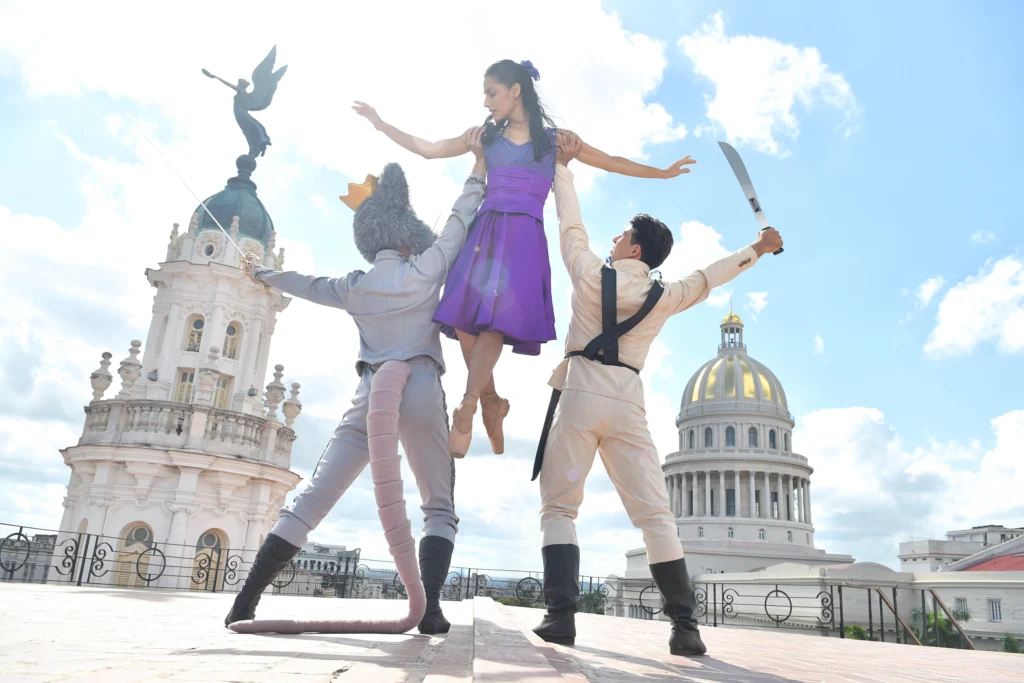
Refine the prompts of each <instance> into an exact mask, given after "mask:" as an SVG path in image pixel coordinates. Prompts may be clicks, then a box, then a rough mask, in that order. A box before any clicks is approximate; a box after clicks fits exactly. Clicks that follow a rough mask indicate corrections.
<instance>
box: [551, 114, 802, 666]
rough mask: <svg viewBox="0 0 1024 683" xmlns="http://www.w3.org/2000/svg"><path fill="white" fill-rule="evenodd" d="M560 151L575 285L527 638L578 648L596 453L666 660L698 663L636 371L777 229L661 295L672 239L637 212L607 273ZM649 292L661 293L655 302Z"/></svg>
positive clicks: (568, 141) (559, 187)
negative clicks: (607, 285)
mask: <svg viewBox="0 0 1024 683" xmlns="http://www.w3.org/2000/svg"><path fill="white" fill-rule="evenodd" d="M559 142H560V144H559V150H558V155H557V161H556V167H555V182H554V192H555V203H556V207H557V210H558V218H559V232H560V242H561V251H562V258H563V259H564V261H565V266H566V268H567V269H568V271H569V276H570V278H571V280H572V286H573V296H572V319H571V320H570V322H569V331H568V334H567V336H566V343H565V349H566V352H567V354H569V355H567V356H566V359H565V360H563V361H562V363H561V364H560V365H559V366H558V368H557V369H556V370H555V372H554V374H553V375H552V377H551V380H550V381H549V384H550V385H551V386H552V387H553V388H554V389H555V390H556V392H558V391H560V392H561V394H560V396H559V395H558V394H557V393H556V395H555V398H554V399H553V401H552V403H553V406H552V408H553V409H554V402H555V400H557V401H558V403H557V409H554V410H553V415H552V414H551V413H549V423H548V424H549V425H550V431H549V432H547V433H546V434H545V436H543V437H542V439H541V448H540V449H538V454H537V458H538V462H537V463H536V467H535V476H536V469H537V468H540V493H541V513H540V518H541V531H542V534H543V548H542V553H543V557H544V597H545V602H546V605H547V608H548V612H547V615H546V616H545V617H544V620H543V622H542V623H541V624H540V625H539V626H538V627H537V628H535V629H534V632H535V633H537V635H539V636H540V637H541V638H543V639H545V640H547V641H550V642H556V643H564V644H570V645H571V644H572V643H573V642H574V640H575V636H576V627H575V623H574V616H573V615H574V613H575V611H576V610H575V600H576V597H577V596H578V595H579V587H578V585H577V582H576V578H577V576H578V575H579V558H580V554H579V553H580V550H579V546H578V543H577V539H576V528H575V522H574V520H575V519H576V515H577V511H578V509H579V506H580V503H581V502H582V501H583V486H584V483H585V482H586V479H587V474H588V473H589V472H590V468H591V466H592V465H593V463H594V454H595V452H599V453H600V454H601V460H602V461H603V462H604V466H605V469H606V470H607V471H608V475H609V477H610V478H611V480H612V483H613V484H614V485H615V488H616V490H617V491H618V493H619V497H620V498H621V499H622V503H623V505H624V506H625V508H626V512H627V513H628V514H629V517H630V519H631V520H632V522H633V525H634V526H635V527H637V528H639V529H641V530H642V531H643V537H644V544H645V545H646V547H647V557H648V560H649V562H650V569H651V576H652V577H653V578H654V581H655V583H656V584H657V586H658V590H659V591H660V593H661V595H662V599H663V601H664V612H665V614H666V616H668V617H669V618H670V619H671V620H672V622H673V627H672V636H671V639H670V641H669V647H670V651H671V652H672V654H676V655H700V654H704V653H705V652H706V651H707V650H706V648H705V646H704V644H703V642H701V639H700V633H699V631H698V630H697V622H696V619H695V618H694V617H693V612H694V610H695V608H696V599H695V597H694V593H693V587H692V586H691V584H690V579H689V575H688V574H687V571H686V560H684V559H683V548H682V545H681V543H680V542H679V538H678V536H677V531H676V525H675V519H674V517H673V515H672V512H671V511H670V509H669V500H668V493H667V491H666V489H665V481H664V477H663V475H662V471H661V461H660V459H659V457H658V451H657V449H656V448H655V446H654V442H653V441H652V439H651V435H650V432H649V431H648V428H647V418H646V413H645V410H644V389H643V384H642V382H641V381H640V376H639V371H640V369H642V368H643V364H644V361H645V360H646V358H647V352H648V349H649V348H650V345H651V342H653V341H654V339H655V337H657V335H658V333H659V332H660V331H661V328H662V327H663V326H664V324H665V322H666V321H667V320H668V318H669V316H672V315H675V314H676V313H680V312H682V311H685V310H686V309H688V308H690V307H691V306H694V305H696V304H698V303H700V302H701V301H704V300H705V299H706V298H707V297H708V294H709V293H710V292H711V290H712V289H714V288H715V287H719V286H721V285H723V284H725V283H727V282H729V281H730V280H732V279H733V278H734V277H736V276H737V275H739V274H740V273H742V272H743V271H745V270H747V269H749V268H751V267H752V266H753V265H754V264H755V263H756V262H757V260H758V258H759V257H760V256H762V255H763V254H766V253H771V252H774V251H776V250H777V249H779V248H780V247H781V246H782V238H781V236H780V235H779V233H778V232H777V231H776V230H775V229H774V228H768V229H766V230H764V231H762V232H760V233H759V234H758V237H757V240H756V241H755V242H754V243H753V244H751V245H750V246H748V247H744V248H743V249H740V250H739V251H737V252H735V253H733V254H730V255H729V256H726V257H725V258H723V259H721V260H719V261H716V262H714V263H712V264H711V265H709V266H707V267H706V268H702V269H700V270H697V271H695V272H694V273H692V274H691V275H689V276H688V277H686V278H684V279H682V280H676V281H671V282H667V283H664V285H662V284H661V283H655V281H654V280H652V279H651V277H650V276H649V273H650V270H651V269H652V268H657V267H658V266H660V265H661V264H662V263H663V262H664V261H665V259H666V258H667V257H668V255H669V252H670V251H671V249H672V233H671V231H670V230H669V229H668V228H667V227H666V226H665V225H664V224H663V223H661V222H660V221H658V220H656V219H653V218H651V217H650V216H647V215H646V214H640V215H638V216H635V217H634V218H633V219H632V221H631V226H630V227H629V228H628V229H626V230H625V231H624V232H623V233H622V234H621V235H619V236H617V237H615V239H614V240H613V242H614V246H613V248H612V250H611V266H610V267H611V269H614V271H613V272H612V273H608V274H606V275H603V274H602V270H604V269H605V261H604V260H603V259H601V258H600V257H598V256H597V255H596V254H594V253H593V252H592V251H591V250H590V240H589V238H588V237H587V232H586V230H585V229H584V227H583V221H582V218H581V216H580V207H579V200H578V199H577V197H576V192H575V189H574V188H573V182H572V181H573V176H572V173H571V172H570V171H569V169H568V168H567V166H566V164H567V163H568V162H569V161H570V160H571V159H573V158H575V156H576V154H578V152H579V148H580V142H579V139H578V138H576V137H575V136H574V135H572V134H566V135H564V136H563V137H562V138H561V139H560V141H559ZM608 276H612V277H614V278H615V280H613V283H614V284H613V286H612V288H611V290H610V291H611V292H614V293H615V296H614V307H615V317H616V320H613V321H610V323H605V324H603V323H602V278H603V277H608ZM652 287H664V289H663V290H662V291H661V292H660V293H659V292H655V294H654V295H651V291H652ZM658 294H660V298H658V296H656V295H658ZM649 295H651V301H652V302H653V307H651V308H650V309H649V312H647V314H646V315H645V316H643V317H642V319H641V320H640V321H639V322H638V323H636V324H635V326H634V327H633V328H632V329H631V330H630V331H628V332H627V333H625V334H624V335H623V336H621V337H619V338H618V339H617V341H616V342H615V344H617V347H616V346H614V345H613V346H611V347H608V346H602V348H603V349H604V352H603V354H601V355H599V356H597V357H581V356H580V355H578V354H580V353H581V352H582V350H583V349H584V348H585V347H587V345H588V343H589V342H591V340H594V339H595V338H597V337H598V336H599V335H601V334H602V332H604V331H606V330H607V329H608V327H611V326H612V325H615V324H617V323H622V322H623V321H625V320H627V319H629V318H631V317H633V316H634V314H637V313H638V311H639V309H641V307H642V306H644V305H645V301H646V300H647V299H648V297H649ZM609 297H610V294H609ZM609 303H611V298H609ZM648 305H651V304H648ZM638 317H639V316H638ZM616 350H617V357H616ZM545 438H546V439H547V446H546V448H544V440H545ZM541 464H542V466H541Z"/></svg>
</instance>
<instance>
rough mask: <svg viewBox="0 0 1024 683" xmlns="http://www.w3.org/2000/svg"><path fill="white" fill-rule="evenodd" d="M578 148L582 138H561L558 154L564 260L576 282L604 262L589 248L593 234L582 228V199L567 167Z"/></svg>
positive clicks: (558, 203) (557, 195)
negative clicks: (590, 235)
mask: <svg viewBox="0 0 1024 683" xmlns="http://www.w3.org/2000/svg"><path fill="white" fill-rule="evenodd" d="M579 150H580V142H579V138H576V137H575V136H572V138H571V140H570V139H566V140H563V141H561V144H559V146H558V152H557V154H556V157H555V210H556V211H557V212H558V233H559V242H560V243H561V249H562V260H563V261H564V262H565V267H566V269H567V270H568V271H569V277H570V279H571V280H572V281H573V282H576V280H578V279H579V278H580V277H582V276H583V275H584V274H585V273H587V272H589V271H590V270H592V269H594V268H600V267H601V266H602V265H603V264H604V261H603V260H602V259H601V258H600V257H599V256H598V255H597V254H595V253H594V252H593V251H592V250H591V249H590V237H588V236H587V229H586V228H584V227H583V216H582V215H581V214H580V200H579V197H577V196H576V188H575V187H573V184H572V177H573V176H572V171H570V170H569V168H568V166H567V164H568V163H569V161H570V160H571V159H572V158H573V155H574V154H576V153H578V152H579Z"/></svg>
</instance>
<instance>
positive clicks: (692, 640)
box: [650, 559, 708, 657]
mask: <svg viewBox="0 0 1024 683" xmlns="http://www.w3.org/2000/svg"><path fill="white" fill-rule="evenodd" d="M650 567H651V576H652V577H654V583H655V584H657V586H658V591H659V592H660V593H661V598H662V602H663V605H664V607H663V611H664V612H665V616H667V617H668V618H669V619H671V620H672V636H671V637H670V638H669V641H668V647H669V652H671V653H672V654H674V655H682V656H684V657H685V656H686V655H702V654H704V653H705V652H707V651H708V649H707V648H706V647H705V646H704V642H703V641H702V640H701V639H700V631H699V630H697V619H696V618H695V617H694V616H693V613H694V611H695V610H696V609H697V597H696V595H694V592H693V584H691V583H690V575H689V573H687V571H686V560H685V559H679V560H673V561H671V562H658V563H657V564H652V565H650Z"/></svg>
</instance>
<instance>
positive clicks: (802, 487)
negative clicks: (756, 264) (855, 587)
mask: <svg viewBox="0 0 1024 683" xmlns="http://www.w3.org/2000/svg"><path fill="white" fill-rule="evenodd" d="M720 329H721V343H720V345H719V347H718V354H717V355H716V356H715V357H714V358H712V359H711V360H709V361H708V362H707V363H704V364H703V365H702V366H701V367H700V368H699V369H698V370H697V371H696V372H695V373H694V374H693V376H692V377H691V378H690V381H689V382H687V384H686V387H685V389H684V391H683V397H682V406H681V408H680V412H679V415H678V416H677V418H676V427H677V428H678V429H679V450H678V451H677V452H675V453H671V454H669V455H668V456H667V457H666V458H665V463H664V465H663V466H662V469H663V470H664V472H665V486H666V487H667V489H668V494H669V501H670V503H671V505H672V510H673V513H674V514H675V516H676V526H677V528H678V531H679V538H680V540H681V541H682V544H683V549H684V551H685V553H686V557H687V567H688V568H689V570H690V573H691V574H702V573H717V572H743V571H752V570H756V569H763V568H765V567H770V566H772V565H775V564H778V563H780V562H800V563H803V564H811V565H820V564H848V563H851V562H853V558H852V557H850V556H849V555H829V554H827V553H826V552H825V551H823V550H819V549H816V548H815V547H814V525H813V514H812V507H811V474H812V473H813V471H814V470H813V468H812V467H811V466H810V464H809V463H808V461H807V458H806V457H804V456H803V455H800V454H799V453H796V452H794V451H793V437H792V434H793V427H794V421H793V416H792V415H790V413H789V407H788V404H787V402H786V393H785V391H784V390H783V388H782V384H781V383H780V382H779V380H778V378H777V377H776V376H775V375H774V374H773V373H772V372H771V370H769V369H768V368H767V367H765V366H764V365H763V364H761V363H759V362H758V361H756V360H754V359H753V358H751V357H750V355H749V354H748V353H747V346H746V344H745V343H744V341H743V321H742V320H741V319H740V317H739V316H738V315H736V314H735V313H732V312H730V313H729V315H727V316H725V318H724V319H723V320H722V323H721V325H720ZM626 558H627V566H626V576H627V577H630V578H634V577H636V578H640V577H643V578H646V577H648V576H650V574H649V571H648V569H647V553H646V551H645V550H644V549H638V550H633V551H630V552H629V553H627V554H626Z"/></svg>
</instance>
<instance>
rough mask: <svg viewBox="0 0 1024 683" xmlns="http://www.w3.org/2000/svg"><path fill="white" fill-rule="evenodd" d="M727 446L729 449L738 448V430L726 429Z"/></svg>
mask: <svg viewBox="0 0 1024 683" xmlns="http://www.w3.org/2000/svg"><path fill="white" fill-rule="evenodd" d="M725 445H726V447H729V448H732V447H735V446H736V430H735V429H733V428H732V427H726V428H725Z"/></svg>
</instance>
